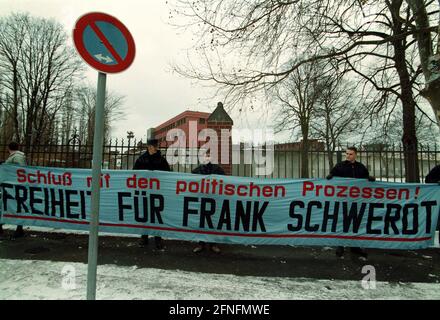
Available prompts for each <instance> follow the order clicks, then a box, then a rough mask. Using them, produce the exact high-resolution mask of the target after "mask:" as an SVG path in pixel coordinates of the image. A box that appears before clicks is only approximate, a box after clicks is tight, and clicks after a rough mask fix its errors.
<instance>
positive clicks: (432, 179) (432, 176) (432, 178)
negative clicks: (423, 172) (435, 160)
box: [425, 164, 440, 242]
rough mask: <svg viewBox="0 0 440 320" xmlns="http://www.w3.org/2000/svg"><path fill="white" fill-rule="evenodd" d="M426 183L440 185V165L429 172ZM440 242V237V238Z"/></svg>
mask: <svg viewBox="0 0 440 320" xmlns="http://www.w3.org/2000/svg"><path fill="white" fill-rule="evenodd" d="M425 183H438V184H440V164H439V165H436V166H435V167H434V168H432V169H431V171H429V173H428V175H427V176H426V178H425ZM437 230H440V218H439V219H438V221H437ZM439 242H440V237H439Z"/></svg>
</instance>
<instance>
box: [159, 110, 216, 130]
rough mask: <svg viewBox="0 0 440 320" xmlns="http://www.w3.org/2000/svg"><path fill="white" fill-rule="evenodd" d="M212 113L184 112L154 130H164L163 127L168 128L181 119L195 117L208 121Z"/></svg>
mask: <svg viewBox="0 0 440 320" xmlns="http://www.w3.org/2000/svg"><path fill="white" fill-rule="evenodd" d="M209 115H210V113H208V112H199V111H190V110H186V111H183V112H182V113H179V114H178V115H177V116H175V117H173V118H171V119H169V120H167V121H166V122H164V123H162V124H160V125H158V126H157V127H156V128H154V130H155V131H157V130H159V129H162V128H163V127H166V126H168V125H170V124H172V123H174V122H176V121H178V120H180V119H183V118H187V117H194V118H203V119H208V117H209Z"/></svg>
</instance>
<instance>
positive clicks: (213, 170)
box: [192, 150, 225, 253]
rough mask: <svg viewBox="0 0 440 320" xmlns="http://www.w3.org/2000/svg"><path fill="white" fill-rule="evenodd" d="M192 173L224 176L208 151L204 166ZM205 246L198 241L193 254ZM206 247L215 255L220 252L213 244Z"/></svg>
mask: <svg viewBox="0 0 440 320" xmlns="http://www.w3.org/2000/svg"><path fill="white" fill-rule="evenodd" d="M192 173H195V174H204V175H208V174H220V175H224V174H225V171H224V170H223V168H222V167H220V166H219V165H217V164H213V163H211V154H210V152H209V150H207V151H206V153H205V161H204V164H201V165H200V166H198V167H197V168H195V169H194V170H192ZM205 246H206V243H205V242H203V241H200V242H199V245H198V246H197V247H195V248H194V250H193V252H194V253H199V252H201V251H203V250H204V249H205ZM208 246H209V247H210V248H211V250H212V251H213V252H215V253H220V252H221V250H220V248H219V247H218V246H217V245H216V244H215V243H211V242H209V243H208Z"/></svg>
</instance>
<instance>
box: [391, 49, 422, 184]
mask: <svg viewBox="0 0 440 320" xmlns="http://www.w3.org/2000/svg"><path fill="white" fill-rule="evenodd" d="M394 51H395V56H394V61H395V63H396V69H397V73H398V74H399V79H400V89H401V97H400V100H401V101H402V111H403V136H402V144H403V151H404V162H405V179H406V182H420V174H419V163H418V156H417V135H416V126H415V123H416V104H415V101H414V97H413V92H412V86H411V81H410V76H409V73H408V69H407V67H406V63H405V43H402V42H401V41H396V42H394Z"/></svg>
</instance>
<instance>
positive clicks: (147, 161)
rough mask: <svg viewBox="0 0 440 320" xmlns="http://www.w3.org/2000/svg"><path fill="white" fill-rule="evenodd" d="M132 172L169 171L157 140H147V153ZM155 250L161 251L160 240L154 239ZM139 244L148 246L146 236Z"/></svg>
mask: <svg viewBox="0 0 440 320" xmlns="http://www.w3.org/2000/svg"><path fill="white" fill-rule="evenodd" d="M133 170H158V171H171V169H170V165H169V164H168V162H167V159H165V157H164V156H162V154H161V152H160V150H159V149H158V140H157V139H148V141H147V151H146V152H145V153H143V154H142V155H141V156H140V157H139V158H138V159H137V160H136V162H135V164H134V167H133ZM154 242H155V244H156V249H158V250H163V249H164V248H163V244H162V238H161V237H154ZM141 243H142V244H143V245H147V244H148V235H147V234H144V235H142V237H141Z"/></svg>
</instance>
